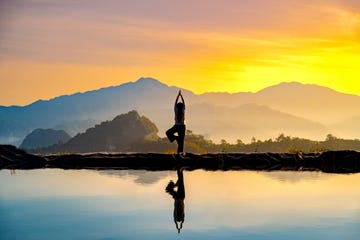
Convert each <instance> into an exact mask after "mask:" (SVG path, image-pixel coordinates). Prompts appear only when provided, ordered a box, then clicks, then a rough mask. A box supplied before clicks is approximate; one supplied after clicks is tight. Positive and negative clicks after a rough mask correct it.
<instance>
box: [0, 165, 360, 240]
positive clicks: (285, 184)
mask: <svg viewBox="0 0 360 240" xmlns="http://www.w3.org/2000/svg"><path fill="white" fill-rule="evenodd" d="M182 177H183V178H182ZM171 180H173V183H174V184H176V182H178V184H177V185H178V186H169V187H168V192H166V191H165V188H166V187H167V186H168V184H169V182H170V181H171ZM178 180H179V181H178ZM182 183H183V185H182ZM0 239H4V240H5V239H292V240H294V239H345V240H347V239H353V240H355V239H356V240H358V239H360V174H349V175H345V174H326V173H320V172H255V171H227V172H222V171H214V172H207V171H202V170H196V171H186V170H184V171H179V172H176V171H158V172H151V171H130V170H108V171H93V170H60V169H39V170H22V171H20V170H16V171H10V170H1V171H0Z"/></svg>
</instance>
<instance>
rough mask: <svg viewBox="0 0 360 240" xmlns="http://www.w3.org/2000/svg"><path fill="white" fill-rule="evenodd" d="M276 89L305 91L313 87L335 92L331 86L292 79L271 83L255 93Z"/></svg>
mask: <svg viewBox="0 0 360 240" xmlns="http://www.w3.org/2000/svg"><path fill="white" fill-rule="evenodd" d="M278 89H283V90H292V89H293V90H295V89H301V90H305V91H306V90H307V89H313V90H315V89H317V90H320V89H321V90H327V91H331V92H335V90H333V89H331V88H328V87H324V86H320V85H317V84H309V83H300V82H296V81H293V82H281V83H279V84H276V85H272V86H269V87H267V88H264V89H262V90H260V91H258V92H257V93H260V92H266V91H269V90H278Z"/></svg>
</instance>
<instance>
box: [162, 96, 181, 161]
mask: <svg viewBox="0 0 360 240" xmlns="http://www.w3.org/2000/svg"><path fill="white" fill-rule="evenodd" d="M179 98H181V101H179ZM174 111H175V124H174V126H172V128H170V129H169V130H167V131H166V136H167V137H168V139H169V141H170V142H173V141H175V140H176V142H177V144H178V148H177V153H181V154H183V152H184V139H185V130H186V127H185V101H184V98H183V96H182V94H181V90H179V93H178V95H177V97H176V100H175V105H174ZM175 133H177V135H175Z"/></svg>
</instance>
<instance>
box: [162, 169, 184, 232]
mask: <svg viewBox="0 0 360 240" xmlns="http://www.w3.org/2000/svg"><path fill="white" fill-rule="evenodd" d="M177 176H178V180H177V182H176V184H174V182H173V181H170V182H169V183H168V185H167V187H166V189H165V190H166V192H167V193H168V194H170V195H171V196H172V197H173V198H174V222H175V226H176V229H177V230H178V233H180V230H181V228H182V225H183V223H184V219H185V207H184V199H185V187H184V176H183V170H182V169H181V170H179V169H178V170H177ZM175 187H177V190H176V191H175V190H174V188H175Z"/></svg>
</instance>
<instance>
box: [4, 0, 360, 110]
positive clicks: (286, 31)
mask: <svg viewBox="0 0 360 240" xmlns="http://www.w3.org/2000/svg"><path fill="white" fill-rule="evenodd" d="M0 4H1V5H0V6H1V9H2V10H1V13H2V14H1V17H0V20H1V22H2V24H1V25H0V29H1V35H0V55H1V57H0V79H1V82H2V88H1V89H0V105H5V106H8V105H27V104H30V103H32V102H34V101H36V100H38V99H51V98H54V97H56V96H61V95H66V94H72V93H76V92H86V91H89V90H95V89H99V88H104V87H108V86H116V85H120V84H122V83H125V82H129V81H135V80H136V79H138V78H140V76H151V77H153V78H155V79H159V80H160V81H161V82H163V83H165V84H167V85H170V86H181V87H183V88H186V89H189V90H191V91H193V92H194V93H196V94H201V93H204V92H229V93H235V92H256V91H259V90H261V89H264V88H266V87H269V86H272V85H276V84H279V83H281V82H300V83H303V84H316V85H319V86H324V87H329V88H331V89H334V90H336V91H339V92H342V93H348V94H354V95H358V96H359V95H360V83H359V82H358V80H357V79H359V77H360V68H359V67H358V64H357V63H358V62H359V61H360V56H359V52H360V43H359V39H360V38H359V37H360V14H359V10H360V3H358V2H356V1H351V0H347V1H338V0H330V1H324V0H316V1H301V2H289V1H284V0H280V1H271V0H258V1H251V2H248V1H242V2H236V1H221V2H220V1H219V2H218V1H213V2H211V3H208V4H205V3H203V2H192V1H185V2H182V3H176V4H175V3H168V2H164V1H161V0H157V1H154V2H152V3H151V4H150V3H142V4H139V3H135V2H132V1H107V2H106V3H104V4H100V3H98V2H97V1H85V2H84V1H77V2H64V1H46V0H45V1H33V0H23V1H16V2H14V1H2V2H1V3H0Z"/></svg>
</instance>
